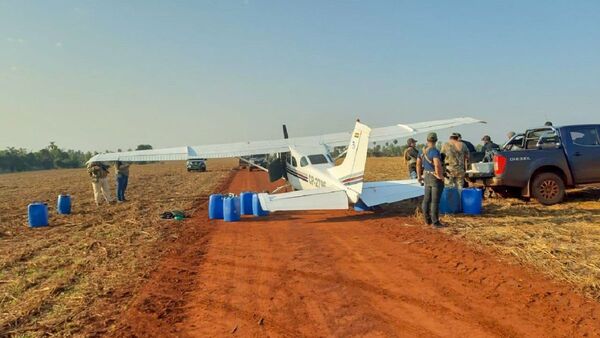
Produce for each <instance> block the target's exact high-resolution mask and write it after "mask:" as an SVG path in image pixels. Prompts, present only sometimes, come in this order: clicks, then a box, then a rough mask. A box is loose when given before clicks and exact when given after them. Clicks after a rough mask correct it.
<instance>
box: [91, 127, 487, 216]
mask: <svg viewBox="0 0 600 338" xmlns="http://www.w3.org/2000/svg"><path fill="white" fill-rule="evenodd" d="M471 123H485V122H483V121H480V120H476V119H473V118H470V117H461V118H454V119H448V120H438V121H429V122H422V123H414V124H398V125H394V126H389V127H382V128H374V129H371V128H369V127H368V126H366V125H364V124H362V123H360V122H359V121H357V122H356V125H355V128H354V131H353V132H352V133H335V134H326V135H321V136H308V137H297V138H288V137H287V130H286V128H285V126H284V138H283V139H279V140H269V141H255V142H240V143H229V144H214V145H206V146H193V147H189V146H188V147H178V148H166V149H153V150H139V151H128V152H118V153H106V154H98V155H95V156H94V157H92V158H91V159H90V160H89V162H114V161H123V162H147V161H172V160H174V161H180V160H188V159H194V158H207V159H208V158H227V157H242V156H251V155H255V154H273V153H277V154H278V156H277V158H276V160H274V161H272V162H271V163H270V164H269V166H268V168H263V167H261V169H263V170H265V171H268V172H269V177H270V180H271V181H272V182H274V181H276V180H278V179H280V178H283V179H285V180H287V182H288V184H289V185H291V186H292V188H293V189H294V190H295V191H292V192H285V193H274V194H267V193H260V194H259V195H258V197H259V200H260V204H261V207H262V208H263V209H264V210H267V211H282V210H330V209H348V206H349V203H354V204H355V205H356V204H358V205H360V206H362V207H363V208H365V206H366V207H367V208H370V207H374V206H377V205H381V204H386V203H393V202H398V201H402V200H405V199H410V198H414V197H418V196H422V195H423V187H421V185H420V184H419V183H418V182H417V180H400V181H380V182H363V177H364V172H365V164H366V160H367V150H368V148H369V143H370V142H382V141H389V140H395V139H401V138H406V137H409V136H414V135H416V134H422V133H427V132H431V131H437V130H441V129H446V128H451V127H456V126H460V125H464V124H471ZM348 139H350V142H348ZM339 146H347V148H346V152H345V158H344V160H343V162H342V163H341V164H340V165H336V164H335V161H334V159H333V158H332V157H331V155H330V153H331V152H332V150H333V148H334V147H339Z"/></svg>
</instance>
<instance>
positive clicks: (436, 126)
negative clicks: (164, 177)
mask: <svg viewBox="0 0 600 338" xmlns="http://www.w3.org/2000/svg"><path fill="white" fill-rule="evenodd" d="M471 123H484V122H483V121H481V120H477V119H474V118H470V117H460V118H454V119H448V120H437V121H429V122H420V123H412V124H397V125H394V126H389V127H382V128H373V129H371V135H370V138H369V142H381V141H389V140H394V139H401V138H405V137H409V136H414V135H417V134H421V133H427V132H430V131H438V130H441V129H445V128H451V127H456V126H460V125H464V124H471ZM351 136H352V135H351V131H348V132H341V133H333V134H325V135H320V136H305V137H292V138H288V139H279V140H266V141H251V142H237V143H225V144H212V145H199V146H189V147H176V148H165V149H152V150H138V151H126V152H118V153H105V154H98V155H95V156H94V157H92V158H91V159H90V160H89V162H114V161H124V162H150V161H181V160H188V159H193V158H226V157H241V156H250V155H255V154H272V153H280V152H287V151H289V147H290V146H296V147H300V146H320V145H325V146H327V147H328V148H329V149H332V148H333V147H337V146H347V145H348V141H349V140H350V138H351Z"/></svg>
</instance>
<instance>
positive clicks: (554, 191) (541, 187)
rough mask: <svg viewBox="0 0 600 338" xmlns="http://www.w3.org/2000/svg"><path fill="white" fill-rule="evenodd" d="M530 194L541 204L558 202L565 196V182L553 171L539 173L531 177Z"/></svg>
mask: <svg viewBox="0 0 600 338" xmlns="http://www.w3.org/2000/svg"><path fill="white" fill-rule="evenodd" d="M531 194H532V195H533V197H535V199H536V200H538V201H539V202H540V203H542V204H543V205H552V204H556V203H560V202H561V201H562V200H563V198H564V197H565V183H564V182H563V180H562V178H560V176H558V175H556V174H554V173H541V174H539V175H537V176H535V177H534V179H533V184H532V185H531Z"/></svg>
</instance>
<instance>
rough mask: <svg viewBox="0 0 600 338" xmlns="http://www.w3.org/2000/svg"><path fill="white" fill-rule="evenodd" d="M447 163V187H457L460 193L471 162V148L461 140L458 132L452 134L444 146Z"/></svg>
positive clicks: (443, 151)
mask: <svg viewBox="0 0 600 338" xmlns="http://www.w3.org/2000/svg"><path fill="white" fill-rule="evenodd" d="M442 153H443V154H444V155H445V160H444V163H445V165H446V174H447V175H446V178H445V183H446V186H447V187H455V188H456V189H458V191H459V193H460V192H462V189H463V187H464V184H465V175H466V171H467V166H468V164H469V149H468V148H467V146H466V145H465V144H464V143H463V142H461V141H460V139H459V136H458V134H457V133H453V134H452V135H450V140H449V142H448V143H446V144H444V145H443V146H442Z"/></svg>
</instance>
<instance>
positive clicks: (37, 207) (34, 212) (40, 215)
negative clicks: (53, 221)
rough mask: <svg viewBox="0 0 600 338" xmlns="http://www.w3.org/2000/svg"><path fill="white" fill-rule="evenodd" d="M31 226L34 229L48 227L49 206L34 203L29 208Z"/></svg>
mask: <svg viewBox="0 0 600 338" xmlns="http://www.w3.org/2000/svg"><path fill="white" fill-rule="evenodd" d="M27 214H28V219H29V226H30V227H32V228H37V227H45V226H48V205H47V204H46V203H42V202H33V203H31V204H29V206H28V207H27Z"/></svg>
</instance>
